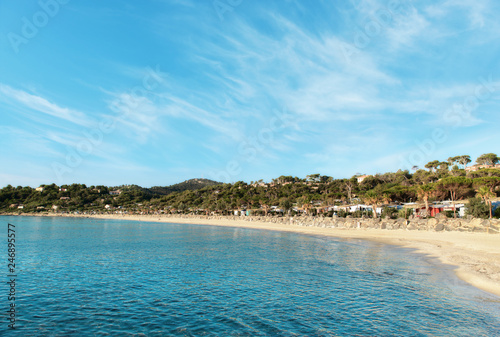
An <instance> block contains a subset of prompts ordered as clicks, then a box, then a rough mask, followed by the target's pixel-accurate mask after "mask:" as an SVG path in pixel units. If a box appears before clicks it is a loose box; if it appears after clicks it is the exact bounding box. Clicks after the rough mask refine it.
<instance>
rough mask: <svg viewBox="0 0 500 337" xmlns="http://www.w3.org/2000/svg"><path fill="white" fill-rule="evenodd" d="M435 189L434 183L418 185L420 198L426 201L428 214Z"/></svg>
mask: <svg viewBox="0 0 500 337" xmlns="http://www.w3.org/2000/svg"><path fill="white" fill-rule="evenodd" d="M434 191H435V188H434V185H431V184H427V185H419V186H417V195H418V198H419V199H420V200H422V201H423V202H424V203H425V213H426V214H427V215H428V214H429V198H430V197H431V196H432V194H433V193H434Z"/></svg>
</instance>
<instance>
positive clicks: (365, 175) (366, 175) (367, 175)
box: [357, 174, 371, 184]
mask: <svg viewBox="0 0 500 337" xmlns="http://www.w3.org/2000/svg"><path fill="white" fill-rule="evenodd" d="M368 177H371V175H369V174H363V175H362V176H359V177H357V179H358V184H361V183H362V182H363V180H365V179H366V178H368Z"/></svg>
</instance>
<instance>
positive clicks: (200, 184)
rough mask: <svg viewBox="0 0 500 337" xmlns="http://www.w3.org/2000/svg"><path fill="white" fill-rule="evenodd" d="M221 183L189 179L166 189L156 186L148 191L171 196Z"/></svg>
mask: <svg viewBox="0 0 500 337" xmlns="http://www.w3.org/2000/svg"><path fill="white" fill-rule="evenodd" d="M219 184H221V183H219V182H216V181H213V180H209V179H189V180H186V181H183V182H182V183H178V184H175V185H170V186H166V187H161V186H154V187H151V188H150V189H148V190H149V191H151V192H152V193H153V194H154V195H169V194H171V193H174V192H184V191H195V190H199V189H202V188H204V187H207V186H213V185H219Z"/></svg>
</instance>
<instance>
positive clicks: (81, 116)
mask: <svg viewBox="0 0 500 337" xmlns="http://www.w3.org/2000/svg"><path fill="white" fill-rule="evenodd" d="M0 100H1V101H3V102H4V103H8V104H14V105H20V106H21V108H28V109H31V110H33V111H37V112H41V113H44V114H46V115H49V116H52V117H55V118H59V119H62V120H65V121H68V122H71V123H74V124H77V125H80V126H89V125H90V124H91V122H90V120H89V118H88V117H87V116H86V115H85V113H83V112H80V111H77V110H72V109H69V108H64V107H61V106H59V105H57V104H55V103H52V102H50V101H49V100H47V99H46V98H44V97H41V96H37V95H33V94H30V93H27V92H25V91H22V90H18V89H14V88H12V87H10V86H8V85H5V84H0Z"/></svg>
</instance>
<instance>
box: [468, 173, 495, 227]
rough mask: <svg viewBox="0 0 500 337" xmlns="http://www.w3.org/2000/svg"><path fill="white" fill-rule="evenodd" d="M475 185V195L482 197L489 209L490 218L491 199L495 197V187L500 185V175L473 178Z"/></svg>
mask: <svg viewBox="0 0 500 337" xmlns="http://www.w3.org/2000/svg"><path fill="white" fill-rule="evenodd" d="M473 185H474V186H475V187H476V192H477V194H476V197H479V198H482V199H483V200H484V202H485V203H486V205H488V206H489V209H490V218H492V205H491V199H492V198H495V197H496V193H495V189H496V188H497V187H498V186H500V177H482V178H476V179H474V180H473Z"/></svg>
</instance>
